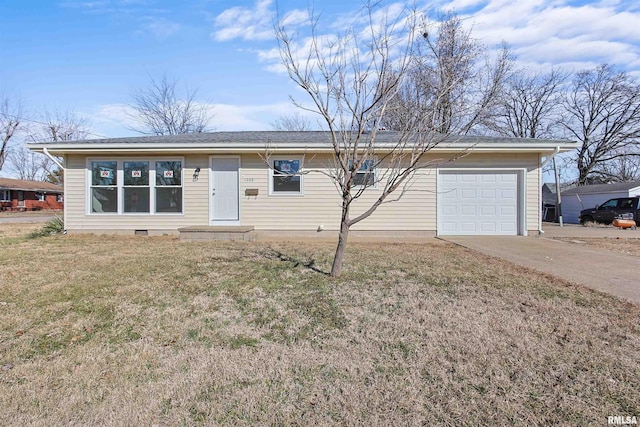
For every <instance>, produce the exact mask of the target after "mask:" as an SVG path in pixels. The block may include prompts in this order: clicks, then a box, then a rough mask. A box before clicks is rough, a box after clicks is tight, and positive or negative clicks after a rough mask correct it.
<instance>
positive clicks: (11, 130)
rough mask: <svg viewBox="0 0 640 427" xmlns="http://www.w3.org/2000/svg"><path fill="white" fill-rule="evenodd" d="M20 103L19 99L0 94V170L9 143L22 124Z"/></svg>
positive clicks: (7, 152)
mask: <svg viewBox="0 0 640 427" xmlns="http://www.w3.org/2000/svg"><path fill="white" fill-rule="evenodd" d="M22 114H23V111H22V103H21V101H20V100H19V99H17V98H15V97H11V96H9V95H5V94H3V93H0V170H2V167H3V166H4V163H5V160H6V159H7V155H8V154H9V151H10V142H11V140H12V138H15V136H16V133H17V132H18V130H19V128H20V126H21V124H22V120H23V119H22Z"/></svg>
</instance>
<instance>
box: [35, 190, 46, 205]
mask: <svg viewBox="0 0 640 427" xmlns="http://www.w3.org/2000/svg"><path fill="white" fill-rule="evenodd" d="M36 201H38V202H46V201H47V193H45V192H44V191H36Z"/></svg>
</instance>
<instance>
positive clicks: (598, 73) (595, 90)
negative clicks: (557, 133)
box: [561, 65, 640, 185]
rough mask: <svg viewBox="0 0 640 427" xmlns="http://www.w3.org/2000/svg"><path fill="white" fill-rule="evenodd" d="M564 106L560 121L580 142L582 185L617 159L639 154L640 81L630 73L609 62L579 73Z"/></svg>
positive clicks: (580, 175)
mask: <svg viewBox="0 0 640 427" xmlns="http://www.w3.org/2000/svg"><path fill="white" fill-rule="evenodd" d="M563 107H564V110H565V111H564V116H563V118H562V120H561V125H562V127H563V128H564V130H565V131H566V132H567V134H568V135H569V136H570V137H571V138H575V139H577V140H578V141H579V142H580V143H581V145H580V147H579V148H578V151H577V153H576V157H575V161H576V166H577V169H578V184H579V185H584V184H588V183H589V182H590V180H591V179H594V178H597V176H598V171H602V170H603V168H606V167H608V166H607V165H609V164H610V163H611V162H614V161H616V160H617V159H620V158H623V157H638V156H640V146H639V143H640V139H639V138H640V84H638V82H637V81H636V80H635V79H633V78H632V77H631V76H629V75H628V74H627V73H625V72H616V71H615V70H614V69H613V67H611V66H609V65H601V66H600V67H597V68H595V69H592V70H585V71H581V72H579V73H577V74H576V76H575V78H574V80H573V82H572V86H571V89H570V90H569V91H568V93H567V94H566V96H565V100H564V104H563ZM596 180H597V179H596Z"/></svg>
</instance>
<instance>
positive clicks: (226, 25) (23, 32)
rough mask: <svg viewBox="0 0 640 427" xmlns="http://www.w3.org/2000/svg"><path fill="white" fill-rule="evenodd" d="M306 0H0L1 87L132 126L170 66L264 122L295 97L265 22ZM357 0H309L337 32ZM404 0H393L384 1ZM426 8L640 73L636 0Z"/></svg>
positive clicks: (554, 59)
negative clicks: (134, 109) (143, 94)
mask: <svg viewBox="0 0 640 427" xmlns="http://www.w3.org/2000/svg"><path fill="white" fill-rule="evenodd" d="M309 4H311V3H309V2H307V1H298V2H295V1H279V2H277V4H276V2H275V0H252V1H236V2H227V1H221V0H192V1H187V0H185V1H164V0H86V1H78V0H59V1H38V0H4V1H2V2H0V53H1V56H0V58H1V59H0V91H2V90H4V91H5V92H9V93H11V94H14V95H17V96H20V97H21V98H22V100H23V102H24V104H25V107H26V110H27V112H28V113H31V114H35V113H37V112H38V111H41V110H42V109H44V108H46V109H49V110H50V111H52V110H73V111H76V112H77V113H79V114H80V115H83V116H86V117H87V118H88V119H89V125H90V128H91V130H92V132H93V133H94V134H95V135H101V136H109V137H114V136H127V135H135V133H134V132H132V131H131V130H129V129H128V128H127V126H128V125H130V124H131V123H130V122H129V120H130V119H129V118H128V117H127V115H126V114H125V111H126V104H127V103H128V102H130V96H131V93H132V92H133V91H134V90H136V89H139V88H143V87H145V85H146V83H147V81H148V76H149V75H151V76H159V75H160V74H162V73H167V74H169V75H170V76H174V77H176V78H179V79H181V81H182V82H183V83H184V84H186V85H188V86H189V87H190V88H194V89H195V88H197V89H198V94H199V96H198V101H200V102H202V103H207V104H210V105H211V107H212V111H213V113H214V120H213V125H214V127H215V128H216V129H217V130H266V129H270V128H271V126H270V123H271V122H273V121H274V120H275V119H276V118H277V117H278V116H279V115H281V114H290V113H292V112H294V111H296V109H295V107H294V106H292V105H291V103H290V101H289V95H291V94H294V95H300V93H299V92H298V91H297V89H296V88H295V87H294V85H293V84H292V83H291V82H290V81H289V79H288V77H287V76H286V75H284V74H282V73H280V72H278V70H277V66H276V65H277V61H276V59H274V58H273V55H272V54H270V53H273V51H272V49H273V48H274V47H275V43H274V40H273V34H272V30H271V25H272V22H273V17H274V16H275V13H276V8H277V10H278V12H279V15H280V16H289V18H290V19H291V22H294V23H295V24H296V25H302V24H303V22H304V19H303V18H304V17H305V16H306V13H307V11H308V5H309ZM360 4H361V2H359V1H326V0H325V1H317V2H316V6H315V10H316V11H321V12H322V15H321V16H322V20H323V22H324V23H325V27H324V28H325V31H329V32H330V31H332V29H333V30H335V31H337V30H338V29H339V28H337V27H338V26H339V25H336V23H340V22H345V20H347V19H348V17H350V16H352V15H353V12H354V11H355V10H356V9H358V7H359V5H360ZM390 4H395V5H400V4H401V3H391V2H390ZM418 5H419V6H420V7H423V8H424V10H425V11H426V12H427V13H428V14H432V13H433V12H435V11H436V10H443V9H454V10H456V11H457V13H458V14H459V15H460V16H462V17H463V18H465V20H464V22H465V23H466V25H469V26H472V28H473V35H474V37H476V38H478V39H479V40H480V41H481V42H483V43H484V44H486V45H487V46H489V47H493V46H496V45H497V44H499V43H500V42H501V41H502V40H505V41H507V42H508V43H509V44H510V45H511V46H512V48H513V50H514V53H515V54H516V55H517V58H518V62H519V64H520V65H522V66H527V67H529V68H531V69H535V70H543V71H544V70H548V69H549V68H550V67H551V66H554V65H556V66H563V67H565V68H567V69H583V68H589V67H593V66H595V65H597V64H600V63H610V64H615V65H617V66H618V67H619V68H621V69H624V70H626V71H628V72H630V73H632V74H634V75H635V76H637V77H640V30H639V29H638V27H639V26H640V4H638V3H637V2H636V1H615V0H604V1H601V2H585V1H575V0H553V1H544V0H518V1H514V0H453V1H444V0H438V1H432V2H429V3H424V4H422V3H419V4H418Z"/></svg>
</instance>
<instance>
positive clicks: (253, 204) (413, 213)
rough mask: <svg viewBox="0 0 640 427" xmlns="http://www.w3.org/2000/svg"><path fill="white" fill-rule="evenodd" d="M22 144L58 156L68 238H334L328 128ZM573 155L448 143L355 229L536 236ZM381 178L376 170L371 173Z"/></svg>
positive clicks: (358, 208) (512, 144)
mask: <svg viewBox="0 0 640 427" xmlns="http://www.w3.org/2000/svg"><path fill="white" fill-rule="evenodd" d="M398 137H399V136H398V134H397V133H395V132H391V131H380V132H378V133H377V136H376V139H375V141H376V142H375V149H376V156H378V157H377V158H379V159H380V158H382V159H384V154H385V153H389V151H390V150H391V149H392V147H395V146H396V143H397V141H398ZM29 148H30V149H31V150H34V151H36V152H42V153H45V154H49V155H51V154H53V155H56V156H60V157H62V158H63V161H64V167H65V204H66V206H65V228H66V229H67V231H69V232H94V233H103V232H123V233H139V234H160V233H175V232H177V231H178V229H180V228H183V227H193V226H200V227H202V226H226V227H228V226H241V227H252V228H253V229H254V230H255V231H256V232H257V233H258V234H260V233H264V234H272V235H273V234H275V235H283V234H293V233H295V234H298V235H316V234H322V235H327V234H331V233H333V232H337V230H339V226H340V216H341V215H340V212H341V211H340V202H341V199H340V196H339V194H338V192H337V191H336V187H335V185H334V183H333V182H332V180H331V179H330V178H329V177H328V176H327V173H328V172H330V170H331V163H332V161H333V149H332V146H331V144H330V135H329V133H327V132H319V131H318V132H276V131H265V132H212V133H201V134H189V135H171V136H145V137H129V138H112V139H100V140H84V141H70V142H50V143H36V144H29ZM574 148H575V144H574V143H573V142H570V141H564V140H541V139H514V138H493V137H462V138H458V137H457V138H455V139H451V140H445V141H444V142H442V143H440V144H438V145H437V146H435V147H434V148H433V149H432V150H431V151H430V152H429V153H427V154H428V156H427V159H428V160H429V161H430V166H429V167H427V168H424V169H420V170H419V171H418V172H417V173H416V175H415V176H414V178H413V181H412V184H411V185H410V186H409V187H408V189H407V191H406V192H405V193H404V194H403V195H402V197H401V198H400V199H399V200H397V201H393V202H391V203H385V204H383V205H381V206H380V207H379V208H378V209H377V210H376V211H375V212H374V213H373V215H371V216H370V217H369V218H367V219H365V220H364V221H362V222H360V223H358V224H356V225H354V226H353V227H352V230H353V232H354V233H362V234H376V235H380V234H381V233H383V234H389V235H393V236H402V235H406V236H423V235H425V236H426V235H435V234H439V235H447V234H461V235H465V234H505V235H527V234H529V233H538V231H539V230H540V224H541V212H540V206H541V203H542V199H541V192H540V188H541V185H542V179H541V173H542V172H541V171H542V169H541V164H542V161H543V158H545V157H548V156H552V155H554V154H555V153H558V152H562V151H568V150H571V149H574ZM266 153H268V154H269V155H268V156H265V154H266ZM462 153H464V155H461V154H462ZM454 158H455V159H456V160H453V159H454ZM322 172H325V173H322ZM386 172H387V164H386V163H385V162H381V164H380V165H378V167H377V168H376V170H373V171H372V172H371V173H373V174H374V175H375V176H376V177H378V176H380V177H381V176H384V174H385V173H386ZM379 174H382V175H379ZM365 180H366V179H363V185H366V184H364V181H365ZM381 191H382V184H381V185H380V186H378V185H372V186H368V187H366V188H364V189H363V194H362V197H360V198H359V199H358V200H357V202H355V203H354V205H353V209H352V211H353V214H354V215H355V214H357V213H358V212H362V211H364V210H365V209H366V208H367V207H368V206H370V204H371V203H372V202H373V201H374V200H376V199H377V197H378V195H379V194H380V192H381ZM399 194H400V192H398V193H397V194H396V196H395V197H391V199H393V198H397V196H398V195H399Z"/></svg>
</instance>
